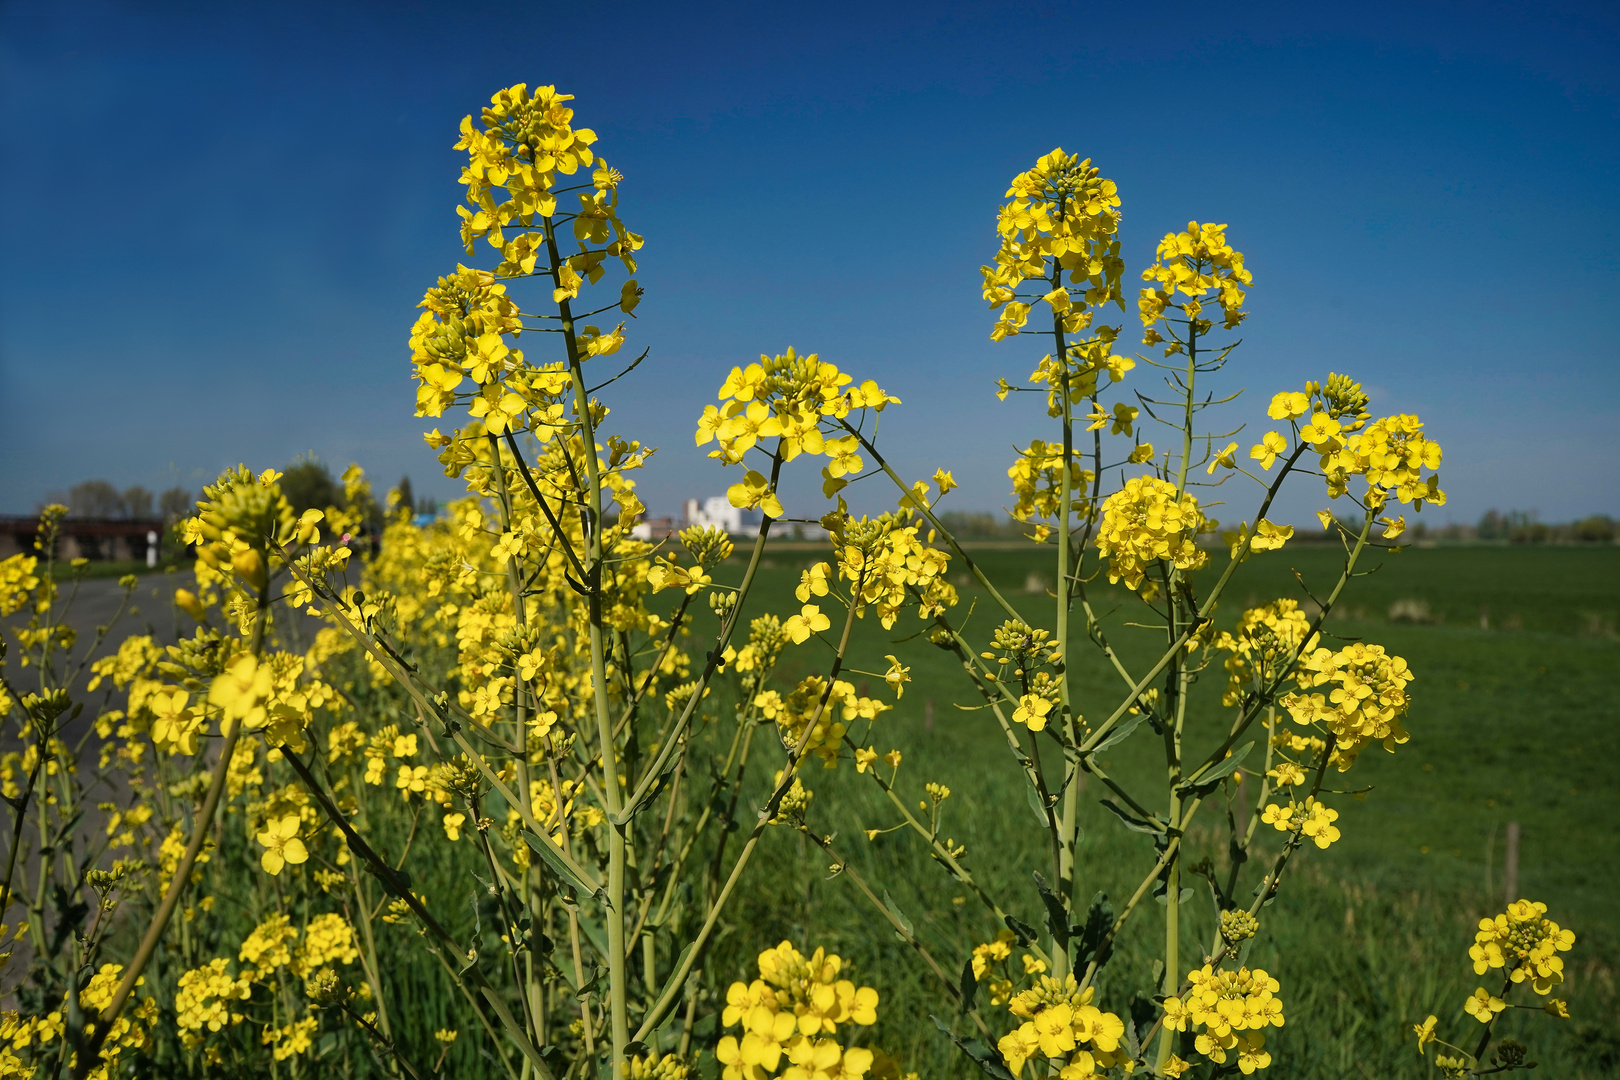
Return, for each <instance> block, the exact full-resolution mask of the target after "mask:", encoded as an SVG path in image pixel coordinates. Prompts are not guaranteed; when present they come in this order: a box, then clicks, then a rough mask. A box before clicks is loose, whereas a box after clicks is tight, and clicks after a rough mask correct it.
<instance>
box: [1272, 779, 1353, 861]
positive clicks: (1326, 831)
mask: <svg viewBox="0 0 1620 1080" xmlns="http://www.w3.org/2000/svg"><path fill="white" fill-rule="evenodd" d="M1276 771H1277V772H1278V774H1279V779H1281V778H1284V777H1286V778H1287V779H1290V780H1291V779H1292V777H1287V775H1286V773H1285V771H1284V769H1282V768H1279V769H1278V770H1276ZM1260 820H1261V821H1264V822H1265V823H1266V824H1267V825H1270V826H1272V827H1273V828H1275V829H1276V830H1277V831H1278V832H1297V833H1304V834H1305V835H1306V836H1308V837H1309V838H1310V839H1311V840H1313V841H1315V843H1316V846H1317V847H1319V848H1325V847H1327V846H1328V845H1329V844H1331V843H1333V841H1335V840H1337V839H1338V838H1339V828H1338V826H1337V825H1335V824H1333V823H1334V822H1335V821H1337V820H1339V812H1338V811H1337V810H1333V809H1330V808H1329V807H1327V806H1326V805H1324V804H1323V803H1321V802H1320V801H1318V800H1317V798H1316V797H1315V796H1314V795H1307V796H1306V797H1305V801H1304V802H1294V801H1292V800H1290V801H1289V803H1288V805H1287V806H1281V805H1279V804H1277V803H1272V804H1270V805H1269V806H1267V807H1266V809H1265V812H1264V813H1263V814H1261V816H1260Z"/></svg>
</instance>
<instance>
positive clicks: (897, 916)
mask: <svg viewBox="0 0 1620 1080" xmlns="http://www.w3.org/2000/svg"><path fill="white" fill-rule="evenodd" d="M883 906H884V907H886V908H888V909H889V914H890V915H893V916H894V921H895V922H897V923H899V924H900V925H901V927H903V928H904V929H905V932H906V936H907V937H912V938H915V937H916V936H917V935H916V933H915V932H914V931H913V930H912V928H911V920H910V919H908V918H906V913H905V912H903V911H901V910H900V905H899V904H897V903H895V902H894V897H892V896H890V895H889V890H888V889H884V890H883Z"/></svg>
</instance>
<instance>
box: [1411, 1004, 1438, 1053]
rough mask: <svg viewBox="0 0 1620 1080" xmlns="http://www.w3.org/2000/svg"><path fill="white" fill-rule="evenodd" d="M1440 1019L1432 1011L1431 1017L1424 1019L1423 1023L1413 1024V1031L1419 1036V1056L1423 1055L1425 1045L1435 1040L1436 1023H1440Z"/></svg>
mask: <svg viewBox="0 0 1620 1080" xmlns="http://www.w3.org/2000/svg"><path fill="white" fill-rule="evenodd" d="M1439 1020H1440V1018H1439V1017H1438V1016H1435V1015H1433V1014H1432V1013H1431V1014H1430V1015H1429V1018H1428V1019H1427V1020H1425V1021H1423V1023H1421V1024H1413V1025H1412V1032H1413V1034H1415V1035H1416V1036H1417V1043H1418V1055H1419V1056H1422V1054H1423V1048H1424V1047H1426V1046H1428V1045H1429V1044H1430V1043H1432V1042H1434V1040H1435V1034H1434V1025H1435V1024H1436V1023H1438V1022H1439Z"/></svg>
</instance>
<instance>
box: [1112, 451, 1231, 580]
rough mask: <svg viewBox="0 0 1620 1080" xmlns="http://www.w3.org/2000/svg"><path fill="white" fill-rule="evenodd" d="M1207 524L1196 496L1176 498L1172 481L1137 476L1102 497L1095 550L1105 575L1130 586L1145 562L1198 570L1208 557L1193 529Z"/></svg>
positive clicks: (1144, 566) (1139, 577) (1141, 574)
mask: <svg viewBox="0 0 1620 1080" xmlns="http://www.w3.org/2000/svg"><path fill="white" fill-rule="evenodd" d="M1209 525H1210V523H1209V522H1208V521H1207V520H1206V519H1205V517H1204V515H1203V512H1202V511H1201V510H1199V509H1198V499H1197V498H1196V497H1195V496H1193V495H1189V494H1181V495H1180V496H1179V497H1178V494H1177V491H1176V485H1174V484H1172V483H1170V482H1169V481H1168V480H1160V479H1159V478H1157V477H1154V476H1138V477H1134V478H1132V479H1130V480H1127V481H1126V482H1125V486H1124V487H1122V488H1121V489H1120V490H1118V491H1116V492H1115V493H1114V494H1112V495H1110V496H1108V498H1107V499H1105V500H1104V501H1103V506H1102V523H1101V525H1100V526H1099V528H1098V530H1097V550H1098V551H1099V552H1100V553H1101V554H1102V555H1104V556H1105V557H1106V558H1107V559H1108V580H1109V581H1110V582H1115V581H1119V580H1121V579H1123V580H1124V582H1125V587H1126V588H1128V589H1135V588H1136V587H1137V586H1138V585H1140V584H1141V583H1142V578H1143V576H1144V574H1145V573H1146V572H1147V569H1148V567H1149V566H1150V565H1151V564H1153V563H1155V562H1159V561H1163V562H1168V563H1171V564H1172V565H1174V566H1175V567H1176V569H1178V570H1197V569H1198V568H1199V567H1201V566H1203V565H1204V564H1205V563H1206V562H1207V561H1209V553H1208V552H1206V551H1204V550H1203V549H1202V548H1200V547H1199V546H1198V543H1197V540H1198V534H1199V533H1201V532H1203V531H1205V529H1206V528H1207V527H1209Z"/></svg>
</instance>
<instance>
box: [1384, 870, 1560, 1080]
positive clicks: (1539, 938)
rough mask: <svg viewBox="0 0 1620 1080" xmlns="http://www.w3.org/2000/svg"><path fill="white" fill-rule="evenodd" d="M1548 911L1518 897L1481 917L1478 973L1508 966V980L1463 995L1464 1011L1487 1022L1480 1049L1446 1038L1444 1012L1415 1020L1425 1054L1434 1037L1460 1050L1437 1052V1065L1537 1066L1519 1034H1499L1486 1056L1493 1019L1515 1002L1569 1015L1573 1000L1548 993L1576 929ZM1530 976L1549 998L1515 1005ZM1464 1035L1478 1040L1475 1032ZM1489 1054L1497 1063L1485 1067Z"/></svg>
mask: <svg viewBox="0 0 1620 1080" xmlns="http://www.w3.org/2000/svg"><path fill="white" fill-rule="evenodd" d="M1546 914H1547V905H1546V904H1543V903H1539V902H1537V901H1532V900H1518V901H1515V902H1514V903H1511V904H1509V905H1508V907H1507V910H1506V911H1504V912H1503V913H1502V914H1500V915H1498V916H1496V917H1495V918H1492V919H1481V920H1480V921H1479V930H1478V931H1477V932H1476V933H1475V934H1474V944H1473V945H1471V946H1469V949H1468V957H1469V959H1470V960H1472V961H1473V965H1474V973H1475V974H1476V975H1484V974H1485V973H1487V972H1489V971H1493V970H1503V969H1506V971H1507V982H1506V983H1504V984H1503V988H1502V989H1501V990H1500V991H1498V993H1495V994H1493V993H1492V992H1491V991H1489V990H1487V989H1486V988H1485V987H1483V986H1480V987H1476V988H1475V989H1474V991H1473V993H1471V994H1469V995H1468V996H1467V997H1466V998H1464V999H1463V1012H1465V1013H1467V1014H1468V1015H1469V1016H1471V1017H1473V1018H1474V1019H1475V1020H1478V1021H1479V1022H1480V1023H1481V1024H1482V1025H1484V1026H1485V1027H1486V1033H1485V1037H1484V1038H1483V1039H1482V1040H1481V1041H1480V1042H1479V1043H1478V1045H1477V1048H1476V1049H1475V1050H1474V1051H1472V1052H1470V1051H1468V1050H1465V1049H1464V1048H1463V1047H1462V1046H1458V1045H1457V1044H1456V1043H1451V1042H1447V1041H1446V1040H1445V1039H1443V1038H1441V1037H1440V1035H1439V1033H1438V1032H1437V1031H1436V1026H1437V1025H1438V1024H1439V1020H1440V1018H1439V1017H1438V1016H1435V1015H1432V1014H1431V1015H1430V1016H1429V1017H1428V1018H1427V1019H1425V1020H1424V1021H1423V1022H1422V1023H1421V1024H1413V1025H1412V1033H1413V1034H1414V1035H1416V1036H1417V1045H1418V1053H1419V1054H1423V1053H1426V1052H1427V1050H1428V1047H1429V1044H1430V1043H1435V1044H1438V1046H1444V1047H1446V1048H1448V1049H1450V1050H1452V1051H1454V1053H1452V1054H1444V1055H1442V1054H1436V1055H1435V1065H1436V1066H1438V1067H1439V1068H1440V1070H1441V1072H1442V1073H1443V1074H1444V1075H1445V1076H1447V1077H1448V1078H1455V1080H1464V1078H1466V1077H1469V1076H1476V1075H1481V1074H1484V1073H1495V1072H1507V1071H1510V1070H1512V1069H1517V1068H1535V1063H1534V1062H1531V1063H1529V1064H1528V1065H1526V1064H1525V1057H1526V1054H1527V1053H1528V1051H1529V1048H1528V1047H1527V1046H1526V1045H1525V1044H1524V1043H1522V1042H1519V1041H1518V1040H1516V1039H1501V1040H1499V1041H1498V1042H1497V1043H1496V1046H1495V1048H1494V1050H1492V1052H1491V1054H1490V1055H1489V1058H1488V1059H1487V1058H1486V1056H1485V1048H1486V1047H1488V1046H1490V1044H1491V1039H1492V1037H1493V1034H1494V1032H1493V1031H1492V1030H1491V1025H1492V1023H1493V1021H1495V1020H1496V1019H1497V1017H1499V1016H1500V1015H1501V1014H1502V1013H1504V1012H1506V1011H1507V1010H1508V1009H1509V1008H1517V1009H1524V1010H1526V1011H1531V1012H1543V1013H1546V1014H1547V1015H1548V1016H1551V1017H1553V1018H1555V1019H1560V1020H1567V1019H1569V1004H1568V1002H1566V1001H1565V1000H1564V999H1563V998H1557V997H1547V995H1549V994H1550V993H1552V991H1553V989H1554V988H1555V987H1557V986H1560V985H1562V983H1563V981H1564V961H1563V958H1562V957H1561V956H1559V955H1558V954H1559V953H1560V952H1568V951H1569V950H1570V949H1571V948H1573V947H1574V945H1575V935H1574V933H1573V932H1571V931H1569V930H1565V929H1563V928H1562V927H1560V926H1559V925H1558V924H1557V923H1555V922H1553V921H1552V920H1551V919H1548V918H1546V917H1545V916H1546ZM1526 982H1527V983H1529V984H1530V987H1531V989H1533V990H1534V991H1535V992H1536V993H1537V994H1539V995H1541V996H1542V997H1544V998H1546V1000H1545V1001H1544V1002H1542V1003H1540V1004H1535V1005H1512V1006H1510V1005H1509V1004H1508V1001H1507V998H1508V997H1509V996H1511V992H1512V990H1513V988H1514V987H1516V986H1518V985H1519V984H1521V983H1526ZM1498 994H1500V996H1498ZM1464 1041H1465V1042H1472V1038H1471V1037H1470V1038H1467V1039H1465V1040H1464ZM1487 1060H1488V1064H1489V1065H1490V1066H1493V1067H1490V1068H1486V1067H1484V1066H1486V1064H1487Z"/></svg>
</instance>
